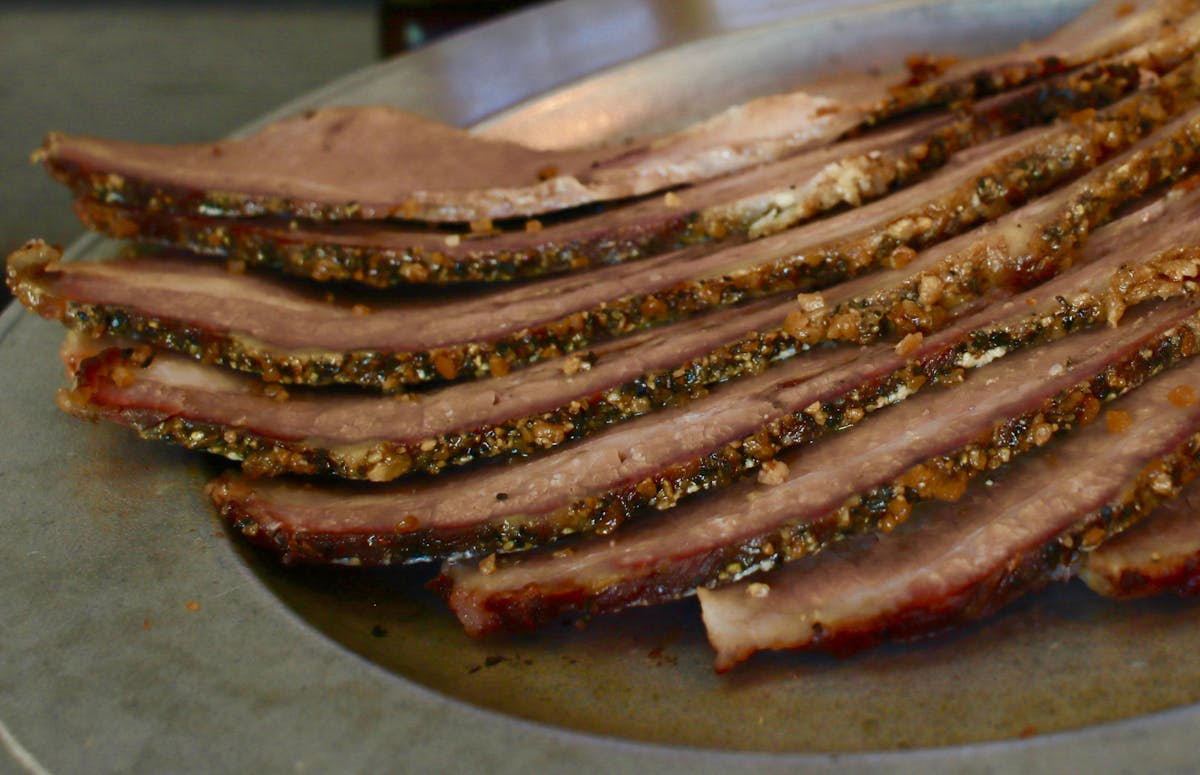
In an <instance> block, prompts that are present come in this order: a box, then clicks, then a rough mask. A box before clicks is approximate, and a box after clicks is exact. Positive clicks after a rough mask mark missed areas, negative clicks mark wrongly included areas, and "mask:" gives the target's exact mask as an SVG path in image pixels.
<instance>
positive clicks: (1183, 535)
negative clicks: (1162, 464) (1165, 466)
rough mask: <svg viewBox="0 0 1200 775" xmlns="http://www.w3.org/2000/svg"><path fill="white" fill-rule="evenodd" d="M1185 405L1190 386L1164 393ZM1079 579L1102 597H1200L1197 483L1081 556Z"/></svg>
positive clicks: (1191, 392)
mask: <svg viewBox="0 0 1200 775" xmlns="http://www.w3.org/2000/svg"><path fill="white" fill-rule="evenodd" d="M1169 398H1170V399H1171V401H1172V403H1174V404H1177V405H1180V406H1190V405H1192V404H1193V403H1195V401H1196V400H1197V395H1196V391H1195V390H1180V391H1178V392H1177V393H1174V394H1172V395H1171V396H1169ZM1079 577H1080V578H1081V579H1083V581H1084V582H1085V583H1086V584H1087V585H1088V586H1089V587H1091V588H1092V590H1094V591H1095V592H1098V593H1099V594H1101V595H1104V596H1105V597H1112V598H1120V599H1126V598H1142V597H1148V596H1150V595H1160V594H1167V593H1171V594H1175V595H1179V596H1181V597H1195V596H1197V595H1200V483H1196V482H1193V483H1192V484H1190V485H1188V487H1187V488H1185V489H1184V491H1183V492H1182V493H1180V494H1179V496H1178V497H1177V498H1175V499H1173V500H1171V501H1168V502H1167V503H1164V504H1163V505H1162V506H1160V507H1159V508H1157V509H1156V510H1155V511H1154V512H1152V513H1151V514H1150V515H1149V516H1148V517H1147V518H1146V520H1145V521H1144V522H1142V523H1140V524H1138V525H1136V526H1135V527H1133V528H1132V529H1130V530H1128V531H1127V532H1124V533H1122V534H1120V535H1119V536H1116V537H1115V538H1112V539H1110V540H1107V541H1105V542H1104V543H1102V544H1100V546H1097V547H1096V548H1095V549H1093V550H1091V551H1090V552H1088V553H1087V554H1085V555H1084V556H1083V563H1082V565H1081V566H1080V568H1079Z"/></svg>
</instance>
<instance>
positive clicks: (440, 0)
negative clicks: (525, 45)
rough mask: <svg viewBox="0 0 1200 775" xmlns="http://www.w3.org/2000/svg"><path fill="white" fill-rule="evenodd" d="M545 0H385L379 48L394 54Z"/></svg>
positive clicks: (380, 18)
mask: <svg viewBox="0 0 1200 775" xmlns="http://www.w3.org/2000/svg"><path fill="white" fill-rule="evenodd" d="M538 2H544V0H382V2H381V4H380V14H379V49H380V52H381V53H382V54H383V56H385V57H387V56H392V55H394V54H400V53H403V52H405V51H410V50H412V49H414V48H418V47H420V46H423V45H425V44H426V43H430V42H432V41H434V40H436V39H437V38H440V37H442V36H443V35H447V34H449V33H451V32H454V31H456V30H459V29H462V28H463V27H468V26H470V25H472V24H478V23H479V22H483V21H486V20H488V19H491V18H492V17H495V16H499V15H501V14H505V13H509V12H510V11H515V10H517V9H519V8H522V7H524V6H528V5H535V4H537V3H538Z"/></svg>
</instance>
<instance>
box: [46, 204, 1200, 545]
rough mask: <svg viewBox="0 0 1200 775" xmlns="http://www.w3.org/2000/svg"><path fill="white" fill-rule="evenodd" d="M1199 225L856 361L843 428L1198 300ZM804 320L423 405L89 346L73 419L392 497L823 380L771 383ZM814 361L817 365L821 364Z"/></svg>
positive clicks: (1141, 213)
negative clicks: (504, 462) (490, 460)
mask: <svg viewBox="0 0 1200 775" xmlns="http://www.w3.org/2000/svg"><path fill="white" fill-rule="evenodd" d="M1198 216H1200V191H1190V192H1183V191H1182V190H1176V191H1173V192H1171V193H1169V194H1168V195H1167V196H1165V197H1162V198H1160V199H1158V200H1156V201H1154V202H1153V203H1151V204H1148V205H1146V206H1143V207H1142V208H1140V209H1138V210H1136V211H1135V212H1133V213H1131V214H1130V215H1127V216H1125V217H1124V218H1122V219H1120V220H1118V221H1117V222H1115V223H1113V224H1110V225H1109V226H1106V227H1104V228H1102V229H1100V230H1099V231H1097V233H1096V235H1095V237H1094V238H1093V239H1092V241H1091V242H1090V243H1089V244H1088V246H1086V247H1085V249H1084V250H1083V251H1082V252H1081V254H1080V263H1081V264H1082V266H1080V267H1077V268H1075V269H1073V270H1072V271H1069V272H1067V273H1065V274H1064V275H1062V276H1060V277H1059V278H1057V279H1055V280H1053V281H1051V282H1049V283H1047V284H1045V285H1043V286H1040V287H1038V288H1036V289H1034V290H1033V291H1030V292H1027V293H1025V294H1023V295H1021V296H1018V297H1016V298H1014V299H1011V300H1009V301H1008V302H1006V303H1003V304H1000V303H997V304H995V306H993V307H991V308H988V309H985V310H982V311H980V312H978V313H976V314H973V315H971V316H970V317H968V318H966V319H964V320H961V321H960V322H958V323H956V324H954V325H951V326H950V327H949V329H948V330H946V331H944V332H943V333H942V334H940V335H938V336H936V337H932V338H930V339H928V340H924V342H923V344H919V345H913V346H911V347H909V346H905V347H902V348H898V349H897V350H893V348H892V347H891V345H880V346H877V347H874V348H873V349H871V350H870V351H868V352H869V353H870V354H869V355H867V354H866V353H862V354H860V355H858V356H856V357H855V360H856V361H857V362H856V363H854V364H846V365H845V367H844V368H842V369H841V370H842V371H844V372H847V373H848V376H846V377H844V378H843V377H837V376H835V375H832V374H831V375H828V376H829V379H831V380H833V381H832V382H830V384H834V383H837V382H838V381H839V380H840V381H842V382H845V384H848V385H851V386H852V393H853V395H852V396H844V395H843V396H842V397H840V398H838V399H837V400H836V401H834V403H836V404H837V405H838V409H837V410H835V409H834V408H833V405H832V404H831V405H830V407H829V409H828V413H830V414H833V415H840V416H841V417H842V418H845V417H846V416H847V414H848V413H850V412H851V411H852V410H853V409H857V410H859V412H858V414H861V413H862V412H865V411H869V410H870V409H871V408H872V407H874V406H876V405H877V402H879V401H884V400H885V397H886V396H889V395H895V394H898V391H899V392H908V391H914V390H915V389H916V388H917V387H919V385H920V384H921V383H922V382H923V381H926V380H935V379H939V378H942V377H945V376H947V375H950V374H954V373H956V372H957V370H958V369H960V368H961V367H962V365H963V364H964V363H973V364H978V363H982V362H985V361H987V360H990V359H994V358H995V357H997V355H998V354H999V353H1001V352H1006V351H1012V350H1015V349H1018V348H1020V347H1023V346H1026V345H1028V344H1030V343H1034V342H1039V341H1044V340H1048V339H1054V338H1057V337H1059V336H1062V335H1063V334H1065V333H1067V332H1069V331H1071V330H1075V329H1078V328H1083V327H1086V326H1088V325H1091V324H1094V323H1097V322H1101V321H1104V320H1109V321H1111V322H1115V321H1116V320H1118V319H1119V318H1120V315H1121V313H1122V312H1123V311H1124V308H1125V307H1127V306H1132V305H1134V304H1137V303H1139V302H1141V301H1144V300H1146V299H1149V298H1154V297H1158V298H1169V297H1172V296H1177V295H1180V294H1182V293H1185V292H1186V290H1187V286H1186V284H1187V283H1188V282H1189V281H1191V280H1194V279H1195V278H1196V277H1197V274H1198V272H1197V260H1196V259H1197V252H1198V251H1197V247H1196V246H1200V217H1198ZM1172 246H1191V247H1190V248H1187V247H1184V248H1181V249H1178V250H1174V249H1171V247H1172ZM793 309H794V303H793V302H792V300H791V299H790V298H788V299H784V300H781V301H776V302H763V303H760V304H757V305H752V306H750V307H745V308H741V309H738V310H727V311H721V312H717V313H714V314H711V315H709V316H706V317H704V318H702V319H700V320H697V321H693V322H690V323H677V324H674V325H673V326H668V327H666V328H663V329H657V330H655V331H652V332H646V333H642V334H638V335H635V336H633V337H629V338H627V339H623V340H617V341H614V342H610V343H609V344H607V345H605V346H602V347H599V348H597V349H595V350H593V351H591V352H590V353H589V355H588V357H586V358H584V357H575V358H573V359H571V360H569V361H567V362H565V363H564V362H547V363H542V364H537V365H534V366H532V367H530V368H528V369H524V370H521V371H517V372H513V373H511V374H508V375H505V376H504V377H497V378H495V379H492V380H487V381H482V382H480V381H476V382H468V383H460V384H456V385H451V386H447V387H444V388H442V389H440V390H436V391H432V392H429V393H424V394H420V395H415V396H412V397H411V399H410V400H407V401H397V400H395V399H392V398H370V397H365V396H350V395H328V394H325V395H318V394H311V393H305V392H303V391H298V390H293V391H292V392H291V393H285V392H283V391H282V389H281V388H279V387H278V386H275V387H272V388H268V387H267V386H265V385H263V384H262V383H259V382H256V381H253V380H250V379H245V378H239V377H236V376H234V375H232V374H229V373H226V372H222V371H218V370H214V369H212V368H210V367H205V366H202V365H199V364H193V363H191V362H189V361H187V360H185V359H183V358H180V357H178V356H171V355H167V354H158V355H155V356H154V359H153V361H152V362H150V363H149V364H148V365H147V364H146V363H145V355H146V354H145V353H143V352H142V350H140V349H138V348H129V347H128V346H122V345H117V346H115V347H113V348H110V349H104V348H99V349H100V350H102V352H100V353H97V352H96V350H97V345H96V344H95V343H94V340H86V339H83V338H82V337H80V336H72V337H69V338H68V344H67V351H66V352H67V356H68V359H69V360H70V361H71V362H72V363H73V364H74V366H73V368H72V372H73V374H74V376H75V380H76V386H75V389H74V390H73V391H72V392H70V393H69V394H66V395H65V396H64V397H63V399H62V401H60V403H61V405H63V406H64V407H65V408H67V409H68V410H69V411H72V412H74V413H76V414H79V415H82V416H84V417H106V418H109V419H112V420H115V421H116V422H119V423H122V424H126V425H129V426H130V427H133V428H134V429H136V430H137V431H138V433H140V434H141V435H142V436H143V437H147V438H155V439H167V440H171V441H174V442H176V443H180V444H184V445H186V446H188V447H190V448H193V449H204V450H207V451H210V452H216V453H218V454H222V455H225V456H228V457H231V458H233V459H236V460H242V461H243V465H244V467H245V468H246V470H247V471H249V472H250V473H253V474H276V473H287V472H290V473H304V474H329V473H332V474H336V475H339V476H345V477H350V478H368V479H374V480H377V481H378V480H384V479H392V478H396V477H398V476H401V475H403V474H406V473H408V472H410V471H413V470H417V471H425V472H431V473H434V472H438V471H441V470H442V469H443V468H445V467H446V466H447V465H458V464H462V463H467V462H471V461H474V460H478V459H481V458H487V457H494V456H499V455H509V456H513V455H527V454H529V453H531V452H535V451H538V450H542V449H548V448H553V447H556V446H558V445H560V444H562V443H564V442H567V441H570V440H573V439H579V438H582V437H585V436H588V435H590V434H592V433H595V432H596V431H598V430H600V429H601V428H603V427H605V426H607V425H609V424H611V423H614V422H617V421H620V420H625V419H629V418H630V417H635V416H638V415H641V414H644V413H646V412H649V411H652V410H654V409H660V408H662V407H664V406H671V405H674V404H677V403H680V402H681V401H685V400H686V399H688V398H693V397H696V396H698V395H701V394H702V393H703V391H704V390H705V389H706V388H707V387H709V386H710V385H712V384H714V383H717V382H720V381H723V380H731V379H734V378H743V381H746V382H752V383H755V384H773V383H778V382H779V381H780V380H783V381H784V382H787V381H788V380H790V379H792V377H789V376H781V374H782V375H786V374H789V373H790V371H789V369H793V370H794V368H799V369H801V370H805V369H810V368H811V367H809V366H805V365H801V366H799V367H772V368H770V369H769V370H768V372H767V373H766V374H763V375H761V376H753V375H755V374H757V373H758V372H760V371H762V370H763V369H766V368H767V367H768V366H770V364H771V363H772V361H788V360H790V359H794V358H796V357H797V355H799V354H798V353H797V352H796V349H795V347H794V344H793V343H792V341H791V340H790V338H789V337H788V336H787V335H786V333H784V332H783V330H782V327H783V325H784V324H785V322H786V320H787V317H788V315H789V313H790V311H791V310H793ZM799 357H800V360H806V359H809V358H810V357H811V355H810V354H803V355H800V356H799ZM820 357H825V356H820ZM565 365H570V366H573V367H574V369H573V370H572V369H568V370H569V371H573V373H570V374H565V373H564V370H563V369H564V366H565ZM808 373H812V372H808ZM901 388H903V391H901ZM743 389H744V390H760V388H756V387H753V386H746V387H745V388H742V387H739V388H736V389H734V391H733V392H734V393H735V394H737V391H741V390H743ZM720 392H721V393H722V395H727V394H728V392H729V391H728V390H727V389H724V388H722V389H721V390H720ZM285 397H286V398H287V400H283V399H284V398H285ZM720 400H728V399H727V398H723V399H720ZM817 400H821V401H826V402H828V401H831V400H832V399H830V398H829V396H827V395H823V394H821V393H820V392H816V393H814V394H813V395H811V396H809V397H807V398H802V399H801V402H800V404H799V405H798V406H795V407H792V408H790V409H786V411H788V412H793V413H796V412H798V410H800V409H804V408H806V407H808V406H809V404H810V403H812V402H813V401H817ZM705 401H707V399H705V400H702V401H701V402H699V403H697V404H693V405H692V407H691V409H690V410H689V412H693V413H694V412H697V411H701V410H699V409H698V406H699V405H700V403H704V402H705ZM885 402H886V401H885ZM807 419H808V418H806V417H800V416H797V417H795V418H794V419H793V420H789V421H787V422H781V423H779V421H775V422H777V423H778V427H771V426H769V427H768V429H767V430H763V431H762V434H766V435H765V436H763V435H762V434H758V437H759V446H761V447H762V448H763V449H764V450H766V451H767V452H768V453H773V451H774V450H775V449H776V448H778V447H779V446H785V445H788V444H795V443H798V442H799V440H800V439H802V438H807V437H808V436H807V434H808V431H805V432H804V433H801V428H802V426H803V423H804V422H805V421H806V420H807ZM653 422H654V421H650V422H649V424H648V427H653ZM839 422H841V423H845V420H844V419H843V420H840V421H839ZM760 425H762V423H761V422H757V423H755V424H754V425H753V426H751V427H750V428H743V429H742V430H741V431H740V432H735V433H734V434H733V435H732V436H731V437H730V440H738V441H740V440H741V437H742V435H749V434H750V433H752V432H753V431H754V430H755V429H757V428H758V426H760ZM739 433H740V435H739ZM768 441H769V443H767V442H768ZM745 449H746V448H745V447H744V446H743V447H742V450H741V451H740V452H739V451H738V450H737V449H720V451H719V452H713V451H712V450H694V451H693V452H694V454H695V455H698V456H700V457H699V458H689V457H688V456H687V455H683V454H680V455H679V458H680V459H681V460H682V459H687V460H690V461H691V462H689V463H687V464H686V465H684V464H682V463H680V464H678V465H677V466H675V467H677V468H679V469H680V470H679V472H677V473H674V474H671V475H667V474H666V473H665V472H664V471H662V470H661V465H659V466H658V469H659V470H656V473H655V478H656V484H655V491H656V492H657V491H658V490H660V489H664V488H662V487H660V485H661V484H662V482H666V483H667V486H666V488H665V491H678V492H682V491H685V490H693V489H696V488H702V487H705V486H706V481H707V480H706V479H705V478H704V477H697V476H695V471H696V470H700V469H709V468H712V469H713V470H716V469H719V468H720V466H718V465H717V462H716V461H718V460H736V461H737V465H738V466H741V467H745V466H747V465H755V464H757V462H758V461H760V460H761V459H762V453H760V454H759V455H758V456H754V455H746V454H745ZM677 451H679V452H680V453H682V449H681V450H677ZM628 456H630V455H629V454H626V457H628ZM700 458H703V460H702V459H700ZM705 461H708V462H705ZM653 468H654V466H652V469H653ZM641 500H644V499H639V498H638V497H636V496H633V495H622V496H621V497H619V498H616V499H615V502H614V503H612V504H610V505H603V504H601V503H600V502H599V501H597V502H596V503H595V504H593V505H594V507H589V508H586V509H585V508H583V507H582V506H580V505H579V504H575V505H574V506H572V508H573V510H574V512H575V513H577V514H579V515H580V516H587V515H588V514H591V513H593V512H600V511H604V512H607V513H613V512H619V513H620V514H622V515H623V514H625V513H627V512H628V511H629V510H630V509H631V508H634V507H636V506H637V505H640V501H641ZM621 518H623V517H621ZM577 529H580V528H577ZM386 543H387V542H386V541H380V542H378V545H379V546H380V547H383V546H384V545H385V544H386Z"/></svg>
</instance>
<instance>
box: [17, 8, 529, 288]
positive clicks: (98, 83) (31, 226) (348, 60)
mask: <svg viewBox="0 0 1200 775" xmlns="http://www.w3.org/2000/svg"><path fill="white" fill-rule="evenodd" d="M528 4H530V0H325V1H324V2H316V1H315V0H311V1H309V2H288V3H279V2H268V1H267V0H258V1H255V0H240V1H237V2H234V1H232V0H229V1H226V2H222V1H220V0H217V1H215V2H199V0H188V1H183V0H178V1H168V2H134V1H132V0H126V1H125V2H87V1H86V0H77V1H76V2H57V1H55V0H48V1H47V0H42V2H36V3H34V2H29V3H15V2H6V1H5V0H0V75H2V78H0V255H8V253H9V252H11V251H12V250H13V249H15V248H16V247H17V246H19V245H20V244H22V243H23V242H24V241H25V240H27V239H29V238H31V237H41V238H43V239H46V240H47V241H49V242H53V243H57V244H63V245H65V244H67V243H69V242H70V241H72V240H73V239H74V238H75V237H76V236H78V235H79V234H80V232H81V231H82V227H81V226H80V225H79V223H78V221H76V219H75V216H74V215H73V214H72V212H71V197H70V196H69V195H68V194H67V192H66V190H65V189H64V188H63V187H62V186H59V185H58V184H55V183H53V182H52V181H51V180H50V179H49V177H48V176H46V174H45V173H44V172H42V171H41V169H40V168H38V167H36V166H34V165H33V164H31V163H30V161H29V154H30V153H31V152H32V151H33V150H34V149H35V148H37V147H38V146H39V145H40V144H41V142H42V137H43V136H44V135H45V133H46V132H47V131H49V130H52V129H53V130H61V131H64V132H72V133H79V134H95V135H104V136H111V137H118V138H121V139H126V140H138V141H147V142H172V143H175V142H193V141H205V140H212V139H214V138H217V137H220V136H222V135H225V134H227V133H228V132H230V131H232V130H234V129H236V128H237V127H239V126H241V125H242V124H245V123H247V122H249V121H250V120H252V119H254V118H255V117H257V116H259V115H262V114H263V113H265V112H267V111H268V110H270V109H273V108H275V107H277V106H279V105H280V104H282V103H284V102H287V101H288V100H290V99H292V98H294V97H296V96H299V95H301V94H303V93H305V92H307V91H309V90H311V89H314V88H316V87H318V86H320V85H322V84H324V83H327V82H328V81H330V80H332V79H334V78H336V77H338V76H341V75H344V74H346V73H349V72H351V71H353V70H356V69H358V68H360V67H363V66H365V65H368V64H371V63H372V62H376V61H379V60H380V59H382V58H384V57H387V56H392V55H395V54H399V53H403V52H404V51H406V50H410V49H413V48H417V47H420V46H422V45H424V44H426V43H428V42H430V41H432V40H435V39H437V38H438V37H440V36H443V35H446V34H448V33H451V32H453V31H455V30H458V29H461V28H463V27H466V26H470V25H473V24H477V23H479V22H481V21H483V20H486V19H488V18H491V17H494V16H496V15H498V14H501V13H505V12H508V11H511V10H513V9H515V8H518V7H520V6H523V5H528ZM8 301H9V297H8V293H7V291H6V290H5V289H3V288H0V306H4V305H5V304H7V302H8Z"/></svg>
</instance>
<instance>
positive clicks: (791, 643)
mask: <svg viewBox="0 0 1200 775" xmlns="http://www.w3.org/2000/svg"><path fill="white" fill-rule="evenodd" d="M1196 387H1200V363H1197V362H1196V361H1195V360H1192V361H1189V362H1188V364H1187V365H1185V366H1181V367H1179V368H1176V369H1174V370H1172V371H1170V372H1168V373H1166V374H1164V375H1162V376H1160V377H1158V378H1156V379H1155V380H1153V381H1152V382H1150V383H1149V384H1148V385H1146V386H1144V387H1142V388H1140V389H1139V390H1137V391H1135V392H1134V393H1133V394H1131V395H1129V396H1127V397H1126V398H1124V399H1122V400H1121V401H1119V402H1118V403H1117V404H1116V405H1115V406H1113V407H1112V408H1111V409H1109V410H1108V417H1109V418H1112V417H1114V416H1117V414H1116V413H1121V414H1120V416H1121V417H1122V418H1123V420H1122V422H1121V423H1120V424H1119V427H1121V428H1123V429H1122V430H1119V431H1118V430H1115V428H1116V427H1118V426H1117V424H1114V423H1112V422H1111V421H1109V422H1096V423H1094V424H1093V425H1091V426H1090V427H1088V428H1084V429H1083V430H1081V431H1079V432H1078V433H1076V434H1074V435H1072V436H1071V437H1068V438H1065V439H1063V440H1062V441H1061V442H1057V443H1056V444H1055V445H1053V446H1051V447H1048V448H1047V449H1046V450H1045V452H1044V453H1041V454H1038V455H1036V456H1031V457H1030V458H1028V459H1026V460H1023V461H1021V462H1018V463H1016V464H1015V465H1014V466H1013V467H1012V468H1010V469H1009V470H1006V471H1004V472H1002V473H998V474H992V475H990V476H989V477H988V481H987V482H986V483H981V484H983V485H984V486H979V485H976V486H973V487H972V488H970V490H969V491H968V493H967V495H966V496H965V497H964V498H962V499H961V500H960V501H959V502H958V503H955V504H944V505H938V506H935V507H934V508H931V509H928V510H927V511H923V510H921V509H918V516H917V517H916V518H914V519H912V520H910V521H909V522H908V523H907V524H905V525H904V526H903V527H901V528H900V529H898V530H897V531H895V532H894V533H893V534H891V535H888V536H885V537H882V538H878V539H874V538H868V539H866V540H862V541H861V542H859V543H858V544H857V545H850V546H847V547H846V548H845V550H844V551H841V550H839V549H833V550H831V551H829V552H826V553H824V554H821V555H819V556H816V557H812V558H808V559H806V560H804V561H801V562H799V563H797V564H795V565H793V566H790V567H787V568H783V569H780V570H779V571H777V572H775V573H772V574H764V575H763V576H761V577H760V578H758V579H756V580H755V582H754V583H753V584H745V583H743V584H737V585H732V586H729V587H725V588H723V589H717V590H707V589H702V590H700V603H701V607H702V609H703V614H704V623H705V627H706V628H707V630H708V637H709V641H710V642H711V643H712V645H713V647H714V649H716V652H717V657H716V666H717V669H718V670H722V671H724V670H728V669H730V668H731V667H733V666H734V665H736V664H737V663H739V662H741V661H743V660H745V659H747V658H748V657H750V656H751V655H752V654H753V653H755V652H756V651H761V650H765V649H822V650H827V651H834V652H842V653H844V652H847V651H852V650H854V649H858V648H862V647H864V646H870V645H873V644H875V643H877V642H879V641H881V640H884V639H891V638H911V637H915V636H922V635H928V634H931V633H936V632H940V631H942V630H945V629H946V628H948V627H951V626H954V625H957V624H961V623H963V622H966V621H971V620H973V619H977V618H979V617H982V616H985V615H987V614H989V613H991V612H993V611H995V610H997V609H998V608H1000V607H1001V606H1003V605H1004V604H1006V603H1008V602H1009V601H1011V600H1013V599H1014V598H1016V597H1018V596H1020V595H1022V594H1023V593H1025V592H1027V591H1029V590H1031V589H1033V588H1036V587H1038V586H1040V585H1042V584H1044V583H1046V582H1048V581H1050V580H1054V579H1065V578H1069V577H1070V575H1071V574H1072V571H1073V568H1074V566H1075V565H1076V564H1077V562H1078V560H1079V558H1080V556H1081V552H1085V551H1086V550H1088V549H1090V548H1092V547H1095V546H1096V545H1097V544H1099V543H1100V542H1101V541H1103V540H1105V539H1106V538H1107V537H1108V536H1110V535H1112V534H1114V533H1117V532H1119V531H1121V530H1122V529H1124V528H1125V527H1126V526H1128V525H1130V524H1132V523H1135V522H1137V521H1138V520H1140V519H1142V518H1143V517H1144V516H1145V515H1146V514H1147V513H1149V512H1150V511H1151V510H1152V509H1153V508H1154V506H1155V505H1156V504H1157V503H1159V502H1161V501H1163V500H1165V499H1168V498H1170V497H1172V496H1174V495H1175V494H1176V493H1177V492H1178V491H1179V488H1180V487H1181V486H1182V484H1183V483H1184V482H1186V481H1188V480H1190V479H1191V478H1193V477H1194V476H1195V475H1196V473H1197V472H1198V471H1200V460H1198V457H1200V404H1192V405H1191V406H1186V407H1181V406H1179V405H1178V404H1177V403H1176V402H1173V401H1171V400H1170V397H1169V396H1170V394H1171V393H1172V392H1173V391H1176V390H1179V389H1181V388H1183V389H1195V388H1196Z"/></svg>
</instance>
